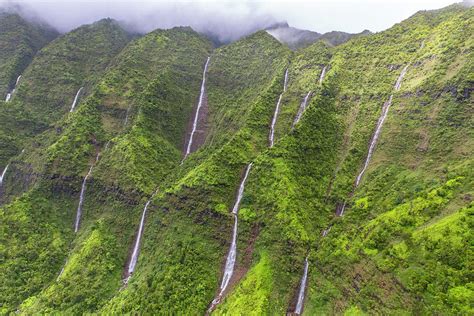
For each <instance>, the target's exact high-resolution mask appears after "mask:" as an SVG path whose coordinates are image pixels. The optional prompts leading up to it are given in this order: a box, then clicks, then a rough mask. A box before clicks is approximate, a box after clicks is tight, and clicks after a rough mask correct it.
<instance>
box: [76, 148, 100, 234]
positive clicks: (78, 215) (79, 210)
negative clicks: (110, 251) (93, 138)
mask: <svg viewBox="0 0 474 316" xmlns="http://www.w3.org/2000/svg"><path fill="white" fill-rule="evenodd" d="M99 157H100V152H99V153H97V156H96V157H95V162H94V163H93V164H92V165H91V166H90V168H89V172H87V174H86V176H85V177H84V180H82V187H81V194H80V196H79V205H78V206H77V212H76V223H75V224H74V232H75V233H77V231H78V230H79V224H80V222H81V214H82V205H83V203H84V196H85V194H86V184H87V179H89V177H90V175H91V173H92V169H93V168H94V166H95V165H96V164H97V161H99Z"/></svg>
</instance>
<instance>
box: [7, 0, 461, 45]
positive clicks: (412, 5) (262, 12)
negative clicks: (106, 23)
mask: <svg viewBox="0 0 474 316" xmlns="http://www.w3.org/2000/svg"><path fill="white" fill-rule="evenodd" d="M452 2H453V1H451V0H384V1H379V0H294V1H290V0H287V1H279V0H247V1H235V0H223V1H206V0H188V1H169V0H168V1H156V0H154V1H153V0H141V1H132V0H128V1H126V0H72V1H65V0H17V1H13V0H0V8H1V9H3V10H5V9H6V10H8V11H16V12H19V13H21V14H22V15H23V16H25V17H27V18H30V19H37V20H41V21H43V22H46V23H48V24H50V25H52V26H53V27H55V28H56V29H57V30H58V31H60V32H67V31H70V30H71V29H74V28H76V27H78V26H80V25H83V24H89V23H93V22H95V21H97V20H100V19H102V18H106V17H110V18H113V19H116V20H118V21H119V22H121V23H122V24H123V25H124V26H126V27H127V28H128V29H129V30H131V31H134V32H138V33H146V32H149V31H152V30H154V29H156V28H171V27H174V26H191V27H192V28H193V29H195V30H196V31H198V32H202V33H206V34H210V35H212V36H214V37H216V38H217V39H218V40H219V41H221V42H230V41H233V40H236V39H238V38H240V37H242V36H244V35H247V34H249V33H252V32H254V31H256V30H260V29H265V28H267V27H269V26H271V25H273V24H275V23H277V22H288V23H289V24H290V25H291V26H295V27H298V28H302V29H308V30H312V31H316V32H319V33H324V32H329V31H333V30H338V31H345V32H350V33H358V32H361V31H362V30H365V29H369V30H371V31H381V30H384V29H386V28H388V27H390V26H391V25H393V24H394V23H397V22H400V21H401V20H403V19H405V18H408V17H409V16H410V15H412V14H414V13H415V12H416V11H418V10H424V9H436V8H440V7H443V6H446V5H449V4H451V3H452Z"/></svg>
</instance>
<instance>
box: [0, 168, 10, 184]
mask: <svg viewBox="0 0 474 316" xmlns="http://www.w3.org/2000/svg"><path fill="white" fill-rule="evenodd" d="M9 166H10V164H8V165H7V166H6V167H5V169H3V171H2V175H1V176H0V187H1V186H2V184H3V178H4V177H5V173H7V170H8V167H9Z"/></svg>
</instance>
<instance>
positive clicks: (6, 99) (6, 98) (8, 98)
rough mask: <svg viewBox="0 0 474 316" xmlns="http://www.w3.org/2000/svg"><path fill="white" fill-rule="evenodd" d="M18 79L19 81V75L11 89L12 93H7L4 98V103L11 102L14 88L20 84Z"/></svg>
mask: <svg viewBox="0 0 474 316" xmlns="http://www.w3.org/2000/svg"><path fill="white" fill-rule="evenodd" d="M20 79H21V75H19V76H18V77H17V78H16V81H15V87H13V89H12V91H10V92H8V93H7V96H6V97H5V102H9V101H10V100H11V98H12V96H13V94H14V93H15V90H16V87H17V86H18V83H19V82H20Z"/></svg>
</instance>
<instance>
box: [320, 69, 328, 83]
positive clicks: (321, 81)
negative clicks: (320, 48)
mask: <svg viewBox="0 0 474 316" xmlns="http://www.w3.org/2000/svg"><path fill="white" fill-rule="evenodd" d="M327 67H328V66H324V67H323V70H321V75H320V76H319V84H321V83H323V80H324V77H325V76H326V70H327Z"/></svg>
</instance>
